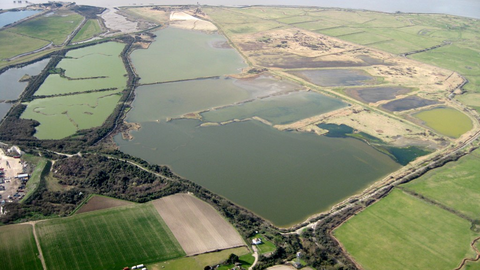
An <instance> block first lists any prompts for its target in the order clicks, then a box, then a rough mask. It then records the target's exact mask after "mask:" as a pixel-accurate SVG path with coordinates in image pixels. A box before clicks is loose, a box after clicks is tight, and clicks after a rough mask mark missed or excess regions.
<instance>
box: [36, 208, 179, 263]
mask: <svg viewBox="0 0 480 270" xmlns="http://www.w3.org/2000/svg"><path fill="white" fill-rule="evenodd" d="M36 229H37V233H38V236H39V239H40V243H41V246H42V251H43V254H44V257H45V261H46V264H47V267H48V269H50V270H55V269H62V270H63V269H122V268H123V267H125V266H132V265H136V264H140V263H144V264H148V263H152V262H159V261H165V260H170V259H174V258H179V257H181V256H184V255H185V253H184V252H183V250H182V248H181V247H180V244H179V243H178V242H177V240H176V239H175V238H174V236H173V234H172V233H171V231H170V230H169V229H168V227H167V226H166V224H165V223H164V221H163V220H162V218H161V217H160V215H159V214H158V212H157V211H156V210H155V208H154V207H153V205H151V204H143V205H135V206H126V207H118V208H113V209H106V210H99V211H94V212H88V213H84V214H78V215H74V216H72V217H68V218H62V219H52V220H47V221H44V222H40V223H38V224H37V228H36Z"/></svg>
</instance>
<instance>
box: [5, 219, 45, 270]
mask: <svg viewBox="0 0 480 270" xmlns="http://www.w3.org/2000/svg"><path fill="white" fill-rule="evenodd" d="M0 243H1V244H0V258H1V261H2V263H1V267H0V268H2V269H16V270H37V269H38V270H42V269H43V267H42V263H41V262H40V259H38V249H37V245H36V244H35V239H34V237H33V226H32V225H30V224H22V225H8V226H1V227H0Z"/></svg>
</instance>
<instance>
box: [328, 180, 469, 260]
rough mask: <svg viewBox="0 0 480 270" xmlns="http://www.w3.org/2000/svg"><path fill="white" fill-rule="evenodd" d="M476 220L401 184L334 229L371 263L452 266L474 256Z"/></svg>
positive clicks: (356, 256)
mask: <svg viewBox="0 0 480 270" xmlns="http://www.w3.org/2000/svg"><path fill="white" fill-rule="evenodd" d="M470 225H471V224H470V222H468V221H467V220H464V219H461V218H459V217H458V216H456V215H454V214H452V213H450V212H448V211H446V210H443V209H441V208H439V207H437V206H435V205H432V204H428V203H426V202H424V201H422V200H420V199H418V198H416V197H413V196H410V195H408V194H406V193H404V192H403V191H401V190H398V189H396V190H394V191H393V192H392V193H391V194H390V195H388V196H387V197H386V198H384V199H382V200H381V201H379V202H378V203H376V204H374V205H372V206H370V207H368V208H367V209H366V210H364V211H363V212H361V213H359V214H358V215H357V216H355V217H353V218H352V219H350V220H349V221H347V222H346V223H345V224H343V225H342V226H340V227H339V228H338V229H337V230H336V231H335V232H334V234H335V236H336V237H337V238H338V239H339V240H340V242H341V243H342V244H343V245H344V247H345V248H346V249H347V251H348V252H349V253H350V254H351V255H352V256H353V258H354V259H355V260H356V261H357V262H358V263H359V264H360V265H362V266H363V267H364V268H365V269H452V268H454V267H456V266H457V265H458V264H459V263H460V262H461V260H462V259H463V258H464V257H472V256H474V252H473V250H472V249H471V248H470V242H471V241H472V240H473V238H474V236H475V235H474V233H473V232H472V231H471V230H470Z"/></svg>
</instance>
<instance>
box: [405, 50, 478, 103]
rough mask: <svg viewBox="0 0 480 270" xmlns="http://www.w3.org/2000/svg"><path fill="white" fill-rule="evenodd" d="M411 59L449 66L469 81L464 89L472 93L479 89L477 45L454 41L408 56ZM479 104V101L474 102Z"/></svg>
mask: <svg viewBox="0 0 480 270" xmlns="http://www.w3.org/2000/svg"><path fill="white" fill-rule="evenodd" d="M409 57H410V58H412V59H415V60H419V61H422V62H425V63H430V64H433V65H436V66H439V67H444V68H450V69H452V70H455V71H458V72H460V73H461V74H462V75H464V76H465V77H466V78H467V79H468V81H469V83H468V84H466V85H465V87H464V89H465V90H467V91H470V92H473V93H479V92H480V91H479V90H478V89H480V76H479V74H480V53H479V48H478V46H475V45H474V44H469V43H466V44H465V43H460V44H457V43H456V42H455V43H453V44H452V45H448V46H444V47H441V48H438V49H435V50H431V51H427V52H422V53H418V54H414V55H411V56H409ZM476 105H477V106H480V103H477V104H476Z"/></svg>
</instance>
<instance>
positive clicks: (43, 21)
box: [8, 10, 83, 45]
mask: <svg viewBox="0 0 480 270" xmlns="http://www.w3.org/2000/svg"><path fill="white" fill-rule="evenodd" d="M82 19H83V17H82V16H81V15H79V14H77V13H75V12H72V11H66V10H62V11H60V10H57V11H55V12H53V13H47V14H45V15H43V16H40V17H37V18H34V19H32V20H30V21H27V22H25V23H22V24H19V25H17V26H15V27H12V28H10V29H8V31H10V32H13V33H18V34H21V35H25V36H28V37H32V38H38V39H42V40H46V41H48V42H53V43H54V44H56V45H61V44H62V43H63V42H64V41H65V39H66V38H67V36H68V35H69V34H70V33H72V31H73V30H75V28H76V27H77V26H78V25H79V24H80V22H81V21H82Z"/></svg>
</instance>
